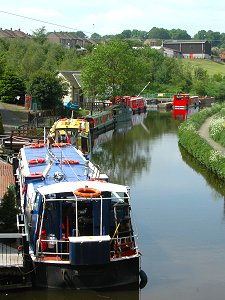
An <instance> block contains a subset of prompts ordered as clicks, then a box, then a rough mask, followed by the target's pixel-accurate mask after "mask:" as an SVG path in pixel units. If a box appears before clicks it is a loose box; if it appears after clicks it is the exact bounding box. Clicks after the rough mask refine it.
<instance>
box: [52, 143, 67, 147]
mask: <svg viewBox="0 0 225 300" xmlns="http://www.w3.org/2000/svg"><path fill="white" fill-rule="evenodd" d="M66 145H67V143H53V144H52V147H65V146H66Z"/></svg>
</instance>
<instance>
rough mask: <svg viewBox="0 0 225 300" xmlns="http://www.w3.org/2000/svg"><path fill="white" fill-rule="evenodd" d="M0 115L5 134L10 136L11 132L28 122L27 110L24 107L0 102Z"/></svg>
mask: <svg viewBox="0 0 225 300" xmlns="http://www.w3.org/2000/svg"><path fill="white" fill-rule="evenodd" d="M0 114H1V116H2V123H3V127H4V132H5V134H11V130H13V129H15V128H16V127H17V126H20V125H22V124H25V123H27V121H28V110H26V109H25V108H24V106H20V105H16V104H9V103H4V102H0Z"/></svg>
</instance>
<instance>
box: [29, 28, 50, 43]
mask: <svg viewBox="0 0 225 300" xmlns="http://www.w3.org/2000/svg"><path fill="white" fill-rule="evenodd" d="M32 38H33V40H34V41H35V42H37V43H39V44H44V43H45V42H46V41H47V32H46V29H45V27H44V26H43V27H41V28H39V29H36V30H35V31H33V33H32Z"/></svg>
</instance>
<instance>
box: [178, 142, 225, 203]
mask: <svg viewBox="0 0 225 300" xmlns="http://www.w3.org/2000/svg"><path fill="white" fill-rule="evenodd" d="M179 149H180V152H181V156H182V159H183V161H184V162H185V163H186V164H187V165H188V166H190V167H191V168H192V169H193V170H195V171H196V172H197V173H199V174H201V175H202V176H203V177H204V178H205V180H206V182H207V184H208V185H209V186H210V187H212V188H213V189H215V190H216V192H217V193H218V194H220V195H216V194H215V195H214V198H215V199H216V198H218V196H219V197H221V195H222V196H224V197H225V186H224V181H223V180H221V179H219V178H218V177H217V176H216V175H215V174H214V173H212V172H211V171H209V170H208V169H207V168H206V167H205V166H203V165H202V164H200V163H199V162H198V161H197V160H196V159H195V158H194V157H193V156H191V155H190V154H189V153H188V152H187V151H186V150H185V149H184V148H183V147H182V146H180V145H179Z"/></svg>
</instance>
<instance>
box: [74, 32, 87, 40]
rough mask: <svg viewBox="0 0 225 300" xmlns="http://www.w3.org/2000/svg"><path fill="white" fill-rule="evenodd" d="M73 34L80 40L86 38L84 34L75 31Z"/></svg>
mask: <svg viewBox="0 0 225 300" xmlns="http://www.w3.org/2000/svg"><path fill="white" fill-rule="evenodd" d="M74 33H75V34H76V35H77V36H79V37H80V38H82V39H85V38H87V36H86V34H85V33H83V31H76V32H74Z"/></svg>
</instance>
